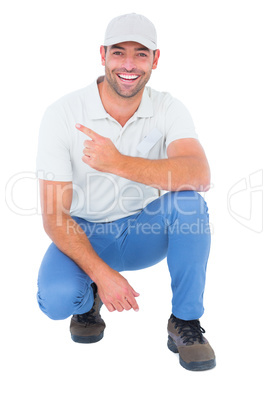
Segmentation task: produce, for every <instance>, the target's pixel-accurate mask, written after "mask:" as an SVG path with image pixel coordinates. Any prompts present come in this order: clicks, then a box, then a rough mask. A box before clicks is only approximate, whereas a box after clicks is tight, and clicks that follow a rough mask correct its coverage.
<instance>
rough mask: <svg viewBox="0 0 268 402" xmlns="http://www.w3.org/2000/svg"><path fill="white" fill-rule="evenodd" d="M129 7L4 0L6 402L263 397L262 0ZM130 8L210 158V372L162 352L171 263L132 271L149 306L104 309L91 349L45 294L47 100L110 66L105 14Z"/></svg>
mask: <svg viewBox="0 0 268 402" xmlns="http://www.w3.org/2000/svg"><path fill="white" fill-rule="evenodd" d="M127 3H128V5H127V4H126V2H122V1H118V0H113V1H108V0H103V1H101V2H97V1H95V0H94V1H90V0H76V1H70V0H64V1H63V0H46V1H38V0H35V1H30V0H24V1H12V0H10V1H9V2H5V3H4V2H3V3H2V4H3V5H1V10H0V30H1V32H0V33H1V56H2V57H1V59H2V61H1V76H0V79H1V91H0V94H1V147H0V151H1V155H0V161H1V211H2V214H1V239H2V240H1V246H2V249H1V250H2V251H1V259H2V263H1V291H0V296H1V338H2V339H1V348H2V351H1V366H2V370H1V373H2V374H1V380H2V382H3V384H2V385H1V393H2V395H4V400H5V401H6V402H9V401H12V402H13V401H18V400H26V398H27V400H32V399H35V400H38V401H40V402H43V401H48V400H49V401H51V402H54V401H55V402H56V401H66V402H69V401H80V400H98V401H106V400H109V401H118V402H119V401H120V402H121V401H131V402H132V401H142V402H143V401H148V400H149V401H153V400H156V398H157V400H159V401H160V400H165V401H168V400H173V401H176V400H187V401H189V402H191V401H197V400H198V401H206V402H210V401H226V400H228V401H235V400H237V399H239V400H242V399H243V398H246V397H247V398H248V399H252V398H254V400H258V401H260V402H261V401H266V400H267V390H266V383H265V382H266V381H267V369H266V367H267V364H266V362H267V358H268V356H267V340H266V338H267V296H266V295H267V279H266V278H267V276H266V269H267V258H266V254H267V253H266V250H267V225H265V222H264V219H265V216H266V211H267V209H266V208H265V205H266V203H265V201H266V197H267V193H266V192H267V187H266V184H265V181H266V177H267V157H266V153H267V151H266V144H267V142H266V141H265V137H267V133H268V122H267V121H268V118H267V106H268V104H267V103H268V102H267V90H268V82H267V71H268V62H267V38H268V25H267V17H268V16H267V10H266V1H260V0H254V1H253V0H252V1H247V0H243V1H242V0H241V1H239V0H232V1H230V0H225V1H217V0H211V1H209V0H204V1H201V0H176V1H171V0H165V1H148V2H145V1H144V0H142V1H141V0H136V1H135V2H133V3H131V4H130V3H129V2H127ZM127 12H137V13H142V14H144V15H146V16H147V17H148V18H150V19H151V20H152V21H153V22H154V23H155V25H156V28H157V31H158V37H159V48H160V50H161V58H160V62H159V66H158V69H157V70H156V71H154V72H153V76H152V79H151V81H150V86H152V87H154V88H155V89H157V90H161V91H168V92H170V93H171V94H172V95H174V96H175V97H177V98H179V99H180V100H181V101H182V102H183V103H184V104H185V105H186V106H187V108H188V109H189V111H190V112H191V114H192V117H193V120H194V122H195V126H196V130H197V132H198V134H199V138H200V141H201V143H202V144H203V146H204V148H205V150H206V153H207V157H208V159H209V162H210V166H211V171H212V183H213V188H212V189H211V190H210V192H208V193H206V195H205V198H206V200H207V202H208V205H209V209H210V218H211V227H212V232H213V235H212V249H211V255H210V259H209V264H208V276H207V287H206V294H205V307H206V311H205V314H204V316H203V318H202V319H201V324H202V326H204V327H205V329H206V331H207V333H206V335H207V338H208V339H209V341H210V343H211V344H212V346H213V348H214V349H215V352H216V355H217V367H216V369H214V370H212V371H209V372H204V373H192V372H188V371H186V370H184V369H183V368H182V367H181V366H180V365H179V362H178V358H177V356H176V355H174V354H172V353H171V352H170V351H169V350H168V349H167V347H166V340H167V334H166V325H167V320H168V318H169V315H170V308H171V304H170V298H171V293H170V279H169V275H168V271H167V267H166V263H165V262H162V263H161V264H158V265H157V266H155V267H152V268H149V269H147V270H144V271H140V272H136V273H131V274H130V273H127V274H126V275H125V276H126V277H127V279H128V280H129V282H130V283H131V285H132V286H133V287H134V288H135V289H136V290H137V291H138V292H140V294H141V296H140V297H139V304H140V312H139V313H134V312H124V313H121V314H120V313H108V311H107V310H106V309H105V308H103V309H102V315H103V318H104V319H105V321H106V324H107V329H106V331H105V337H104V339H103V341H101V342H99V343H98V344H95V345H79V344H75V343H73V342H72V341H71V339H70V335H69V320H65V321H57V322H56V321H51V320H49V319H48V318H47V317H46V316H45V315H44V314H42V313H41V311H39V308H38V306H37V303H36V299H35V294H36V278H37V272H38V268H39V265H40V262H41V259H42V257H43V254H44V253H45V250H46V248H47V246H48V245H49V243H50V241H49V239H48V238H47V236H46V235H45V234H44V232H43V229H42V223H41V216H40V211H39V207H38V195H37V194H38V192H37V181H36V180H35V178H34V177H35V173H34V171H35V156H36V146H37V136H38V129H39V124H40V120H41V118H42V115H43V113H44V111H45V109H46V107H47V106H48V105H49V104H50V103H52V102H53V101H55V100H56V99H58V98H59V97H61V96H62V95H64V94H66V93H68V92H71V91H73V90H76V89H79V88H81V87H84V86H86V85H88V84H90V83H91V82H92V81H93V80H94V79H95V78H96V77H97V76H98V75H100V74H102V72H103V67H101V64H100V57H99V46H100V45H101V44H102V40H103V36H104V31H105V28H106V26H107V23H108V22H109V21H110V19H112V18H113V17H115V16H117V15H120V14H124V13H127ZM255 172H257V173H255ZM250 175H251V177H250ZM23 177H28V178H24V179H23ZM5 189H6V191H5ZM4 192H5V193H6V200H5V199H4ZM265 238H266V242H265ZM265 370H266V372H265ZM265 379H266V380H265Z"/></svg>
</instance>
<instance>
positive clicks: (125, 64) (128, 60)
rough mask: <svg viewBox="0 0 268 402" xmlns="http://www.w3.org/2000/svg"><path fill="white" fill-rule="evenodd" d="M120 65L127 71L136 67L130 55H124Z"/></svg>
mask: <svg viewBox="0 0 268 402" xmlns="http://www.w3.org/2000/svg"><path fill="white" fill-rule="evenodd" d="M122 67H123V68H125V69H126V70H127V71H132V70H133V69H135V68H136V63H135V60H134V58H133V57H132V56H126V57H125V58H124V60H123V64H122Z"/></svg>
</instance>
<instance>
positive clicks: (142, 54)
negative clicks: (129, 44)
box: [139, 53, 147, 57]
mask: <svg viewBox="0 0 268 402" xmlns="http://www.w3.org/2000/svg"><path fill="white" fill-rule="evenodd" d="M139 56H140V57H147V54H145V53H139Z"/></svg>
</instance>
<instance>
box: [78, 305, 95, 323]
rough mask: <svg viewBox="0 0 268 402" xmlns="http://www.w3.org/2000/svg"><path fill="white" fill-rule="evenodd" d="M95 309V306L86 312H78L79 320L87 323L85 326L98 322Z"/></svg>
mask: <svg viewBox="0 0 268 402" xmlns="http://www.w3.org/2000/svg"><path fill="white" fill-rule="evenodd" d="M94 313H95V309H94V306H93V307H92V309H91V310H90V311H89V312H88V313H85V314H77V321H78V322H80V323H81V324H85V327H86V326H87V325H89V324H94V323H95V322H96V317H95V316H94Z"/></svg>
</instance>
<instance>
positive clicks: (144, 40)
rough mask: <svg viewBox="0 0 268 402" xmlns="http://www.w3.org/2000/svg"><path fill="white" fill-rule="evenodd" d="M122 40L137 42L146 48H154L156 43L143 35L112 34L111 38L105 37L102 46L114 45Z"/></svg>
mask: <svg viewBox="0 0 268 402" xmlns="http://www.w3.org/2000/svg"><path fill="white" fill-rule="evenodd" d="M123 42H137V43H140V44H141V45H143V46H145V47H148V49H151V50H156V49H157V45H156V43H154V42H152V41H151V40H150V39H147V38H144V37H143V36H139V35H132V34H130V35H124V36H114V37H112V38H106V39H105V41H104V44H103V45H104V46H112V45H116V44H117V43H123Z"/></svg>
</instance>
